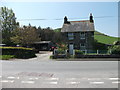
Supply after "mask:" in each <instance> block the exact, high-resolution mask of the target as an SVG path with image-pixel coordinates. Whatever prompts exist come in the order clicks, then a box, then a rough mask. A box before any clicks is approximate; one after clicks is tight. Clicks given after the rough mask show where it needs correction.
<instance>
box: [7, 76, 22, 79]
mask: <svg viewBox="0 0 120 90" xmlns="http://www.w3.org/2000/svg"><path fill="white" fill-rule="evenodd" d="M7 78H8V79H19V78H20V77H11V76H10V77H7Z"/></svg>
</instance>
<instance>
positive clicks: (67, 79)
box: [66, 78, 78, 80]
mask: <svg viewBox="0 0 120 90" xmlns="http://www.w3.org/2000/svg"><path fill="white" fill-rule="evenodd" d="M76 79H78V78H66V80H76Z"/></svg>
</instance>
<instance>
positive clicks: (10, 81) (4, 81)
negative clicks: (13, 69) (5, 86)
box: [0, 80, 14, 83]
mask: <svg viewBox="0 0 120 90" xmlns="http://www.w3.org/2000/svg"><path fill="white" fill-rule="evenodd" d="M0 82H2V83H13V82H14V80H2V81H0Z"/></svg>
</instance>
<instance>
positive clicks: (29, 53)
mask: <svg viewBox="0 0 120 90" xmlns="http://www.w3.org/2000/svg"><path fill="white" fill-rule="evenodd" d="M0 49H2V55H14V56H15V58H22V59H27V58H32V57H35V52H34V50H33V49H32V48H24V47H0Z"/></svg>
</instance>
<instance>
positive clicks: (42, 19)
mask: <svg viewBox="0 0 120 90" xmlns="http://www.w3.org/2000/svg"><path fill="white" fill-rule="evenodd" d="M111 17H115V16H99V17H94V18H111ZM68 19H70V20H74V19H88V17H83V18H68ZM45 20H63V18H56V19H44V18H41V19H37V18H36V19H18V21H45Z"/></svg>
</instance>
